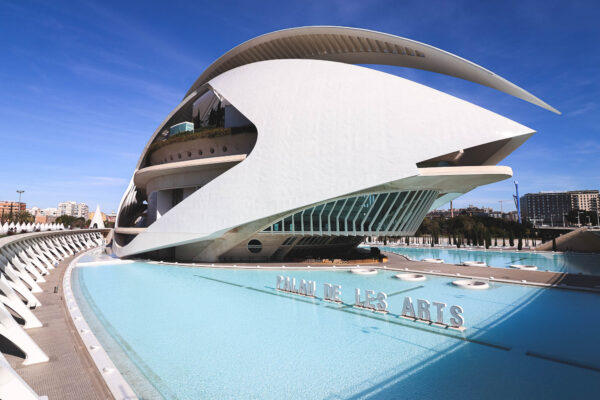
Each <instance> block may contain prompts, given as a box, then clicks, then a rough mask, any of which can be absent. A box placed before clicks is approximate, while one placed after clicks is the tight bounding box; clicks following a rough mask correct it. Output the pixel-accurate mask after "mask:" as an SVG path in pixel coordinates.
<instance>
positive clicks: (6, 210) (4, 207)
mask: <svg viewBox="0 0 600 400" xmlns="http://www.w3.org/2000/svg"><path fill="white" fill-rule="evenodd" d="M25 211H27V204H26V203H22V202H21V203H19V202H18V201H0V218H2V219H6V218H9V216H10V215H14V214H17V213H19V212H25Z"/></svg>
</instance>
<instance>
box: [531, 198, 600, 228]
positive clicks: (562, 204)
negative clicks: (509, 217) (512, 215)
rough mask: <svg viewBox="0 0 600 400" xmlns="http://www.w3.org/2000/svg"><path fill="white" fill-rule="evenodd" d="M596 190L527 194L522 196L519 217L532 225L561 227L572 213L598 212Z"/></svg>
mask: <svg viewBox="0 0 600 400" xmlns="http://www.w3.org/2000/svg"><path fill="white" fill-rule="evenodd" d="M598 200H599V192H598V190H575V191H570V192H540V193H527V194H526V195H524V196H522V197H521V199H520V201H521V215H522V217H523V218H526V219H527V220H529V221H531V222H532V223H533V224H534V225H542V224H543V225H563V224H565V223H566V222H565V216H566V215H567V214H568V213H569V212H571V211H573V210H580V211H596V212H597V211H598V205H599V201H598Z"/></svg>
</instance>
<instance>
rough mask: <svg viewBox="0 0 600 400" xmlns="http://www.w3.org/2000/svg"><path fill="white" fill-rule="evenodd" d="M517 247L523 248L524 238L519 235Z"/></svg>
mask: <svg viewBox="0 0 600 400" xmlns="http://www.w3.org/2000/svg"><path fill="white" fill-rule="evenodd" d="M517 249H518V250H523V239H522V238H521V236H519V242H518V244H517Z"/></svg>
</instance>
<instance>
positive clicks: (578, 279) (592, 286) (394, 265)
mask: <svg viewBox="0 0 600 400" xmlns="http://www.w3.org/2000/svg"><path fill="white" fill-rule="evenodd" d="M384 253H385V256H386V257H388V262H385V263H372V264H369V263H365V264H361V265H360V267H361V268H370V267H376V268H383V267H384V266H385V268H387V269H391V270H398V271H410V272H419V273H424V274H430V275H442V276H450V277H457V276H459V275H458V274H460V277H462V278H476V279H490V280H495V281H497V282H504V283H514V284H520V285H531V286H542V287H554V288H561V289H575V290H588V291H597V292H600V276H594V275H577V274H566V273H561V272H547V271H526V270H520V269H513V268H495V267H467V266H463V265H456V264H435V263H427V262H422V261H412V260H408V259H407V258H406V257H404V256H402V255H399V254H395V253H389V252H384ZM167 264H168V263H167ZM179 265H182V266H185V265H189V266H201V267H217V268H219V267H220V268H231V267H232V266H234V265H235V266H236V267H238V268H240V267H241V268H258V266H260V268H263V269H269V268H272V269H279V268H280V267H281V266H282V265H285V267H286V268H290V269H294V268H306V267H307V266H308V265H310V266H311V268H315V269H318V268H331V267H333V265H334V264H322V263H314V262H313V263H310V264H309V263H293V262H271V263H262V264H260V263H258V264H257V263H217V264H206V263H189V264H188V263H179ZM335 265H336V266H337V267H338V268H352V267H355V266H356V265H357V264H356V263H348V264H335Z"/></svg>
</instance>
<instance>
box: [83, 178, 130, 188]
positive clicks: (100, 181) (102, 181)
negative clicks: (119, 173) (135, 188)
mask: <svg viewBox="0 0 600 400" xmlns="http://www.w3.org/2000/svg"><path fill="white" fill-rule="evenodd" d="M87 179H88V181H89V184H90V185H94V186H122V185H125V184H127V179H124V178H118V177H114V176H88V177H87Z"/></svg>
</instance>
